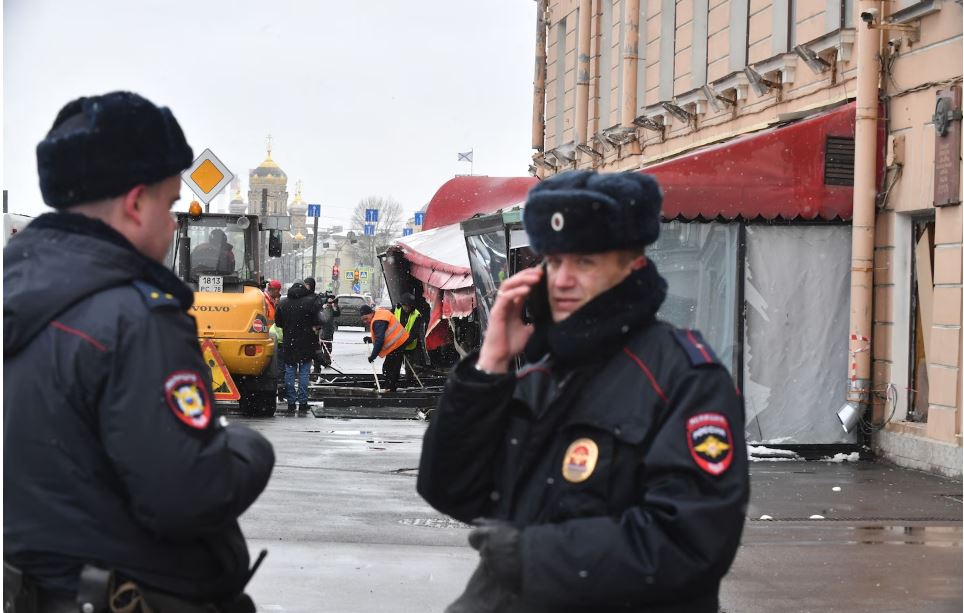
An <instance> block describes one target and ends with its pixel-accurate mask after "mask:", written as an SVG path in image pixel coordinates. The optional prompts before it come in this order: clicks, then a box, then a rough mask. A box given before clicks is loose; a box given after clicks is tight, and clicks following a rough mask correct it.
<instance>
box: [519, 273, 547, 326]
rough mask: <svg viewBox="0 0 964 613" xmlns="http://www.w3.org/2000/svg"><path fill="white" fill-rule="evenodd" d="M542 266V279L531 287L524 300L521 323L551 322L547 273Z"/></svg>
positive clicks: (537, 323)
mask: <svg viewBox="0 0 964 613" xmlns="http://www.w3.org/2000/svg"><path fill="white" fill-rule="evenodd" d="M540 266H542V278H541V279H539V282H538V283H536V284H535V285H533V286H532V289H531V290H530V291H529V297H528V298H526V302H525V308H524V309H522V321H524V322H526V323H527V324H535V325H539V324H544V323H547V322H550V321H552V311H551V310H550V308H549V281H548V275H549V273H548V272H547V271H546V265H545V263H543V264H540Z"/></svg>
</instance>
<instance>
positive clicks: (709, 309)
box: [646, 221, 739, 373]
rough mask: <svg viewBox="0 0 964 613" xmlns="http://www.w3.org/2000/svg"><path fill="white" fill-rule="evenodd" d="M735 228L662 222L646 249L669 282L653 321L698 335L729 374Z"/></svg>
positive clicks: (734, 294)
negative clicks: (701, 336) (655, 319)
mask: <svg viewBox="0 0 964 613" xmlns="http://www.w3.org/2000/svg"><path fill="white" fill-rule="evenodd" d="M738 240H739V227H738V226H737V224H721V223H680V222H678V221H671V222H667V223H664V224H663V227H662V229H661V230H660V236H659V240H658V241H656V243H655V244H654V245H652V246H650V247H648V248H647V249H646V254H647V255H648V257H649V258H650V259H651V260H652V261H653V262H654V263H655V264H656V266H657V268H659V272H660V274H661V275H662V276H663V277H664V278H665V279H666V281H667V282H668V283H669V292H668V294H667V296H666V301H665V302H664V303H663V306H662V308H660V310H659V313H658V315H657V316H658V317H659V318H660V319H663V320H665V321H668V322H670V323H672V324H673V325H675V326H678V327H680V328H695V329H697V330H699V331H700V332H702V333H703V338H705V339H706V340H707V341H708V342H709V343H710V346H711V347H712V348H713V350H714V351H715V352H716V355H717V356H718V357H719V358H720V361H721V362H723V364H724V365H725V366H726V367H727V369H729V371H730V372H731V373H732V372H733V365H734V364H735V363H736V356H737V354H738V349H739V346H738V345H737V340H736V334H737V323H738V321H737V312H736V306H737V305H736V303H737V288H738V287H739V285H738V283H739V279H738V276H737V275H738V272H737V257H738V254H737V242H738Z"/></svg>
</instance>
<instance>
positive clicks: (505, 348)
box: [418, 171, 749, 613]
mask: <svg viewBox="0 0 964 613" xmlns="http://www.w3.org/2000/svg"><path fill="white" fill-rule="evenodd" d="M661 202H662V194H661V191H660V189H659V186H658V185H657V184H656V182H655V181H654V180H653V179H652V178H651V177H649V176H647V175H643V174H641V173H624V174H597V173H594V172H589V171H573V172H568V173H563V174H560V175H557V176H555V177H552V178H549V179H547V180H545V181H543V182H542V183H540V184H539V185H537V186H536V187H534V188H533V189H532V191H531V192H530V193H529V196H528V200H527V203H526V208H525V212H524V222H525V227H526V231H527V232H528V234H529V240H530V244H531V247H532V249H533V250H534V251H535V252H536V253H538V254H540V255H543V256H544V257H545V259H544V266H540V267H535V268H530V269H527V270H524V271H521V272H519V273H518V274H516V275H514V276H513V277H511V278H509V279H507V280H506V281H505V282H504V283H503V284H502V286H501V288H500V291H499V295H498V297H497V298H496V301H495V304H494V306H493V309H492V312H491V317H490V319H489V326H488V330H487V332H486V336H485V339H484V341H483V344H482V348H481V350H480V351H479V353H478V354H474V355H470V356H468V357H466V358H465V359H463V360H462V361H461V362H460V363H459V364H458V365H457V366H456V367H455V369H454V370H453V372H452V374H451V375H450V377H449V380H448V382H447V384H446V388H445V392H444V394H443V396H442V398H441V400H440V402H439V406H438V410H437V411H436V412H435V413H434V414H433V418H432V422H431V424H430V425H429V428H428V431H427V432H426V435H425V439H424V444H423V449H422V457H421V461H420V466H419V476H418V491H419V493H420V494H421V495H422V496H423V497H424V498H425V499H426V500H427V501H428V502H429V503H430V504H432V506H434V507H435V508H436V509H438V510H439V511H441V512H443V513H446V514H448V515H451V516H452V517H454V518H456V519H458V520H461V521H464V522H474V523H475V525H476V527H475V529H474V530H473V531H472V532H471V533H470V535H469V543H470V544H471V545H472V547H474V548H475V549H477V550H478V551H479V554H480V558H481V559H480V564H479V566H478V568H477V570H476V572H475V573H474V574H473V576H472V577H471V579H470V580H469V584H468V586H467V587H466V590H465V592H464V593H463V594H462V596H461V597H460V598H459V599H458V600H456V602H454V603H453V604H452V605H450V607H449V609H448V611H450V612H466V611H471V612H482V611H499V612H545V611H567V612H569V611H586V612H590V611H591V612H593V613H600V612H608V611H623V612H625V611H646V612H653V611H686V612H695V613H701V612H707V613H716V612H717V610H718V598H719V586H720V580H721V579H722V577H723V576H724V575H725V574H726V572H727V570H728V569H729V567H730V564H731V563H732V561H733V558H734V555H735V554H736V550H737V546H738V544H739V542H740V535H741V532H742V529H743V522H744V516H745V511H746V503H747V500H748V496H749V477H748V469H747V456H746V443H745V441H744V433H743V423H744V412H743V405H742V401H741V399H740V397H739V394H738V392H737V390H736V389H735V386H734V383H733V380H732V379H731V377H730V375H729V374H728V373H727V371H726V369H725V368H724V367H723V366H722V365H721V364H720V363H719V362H718V360H717V359H716V357H715V356H714V354H713V351H712V349H711V348H710V347H709V345H708V344H707V343H706V342H705V341H704V340H703V339H702V337H701V336H700V334H699V333H698V332H697V331H695V330H680V329H677V328H675V327H673V326H671V325H669V324H666V323H663V322H661V321H659V320H657V319H656V312H657V310H658V309H659V306H660V304H661V303H662V302H663V299H664V298H665V297H666V282H665V281H664V280H663V278H662V277H661V276H660V275H659V274H658V272H657V271H656V267H655V266H654V264H653V263H652V262H651V261H649V260H648V259H647V258H646V256H645V253H644V250H643V248H644V247H645V246H646V245H648V244H650V243H652V242H653V241H655V240H656V238H657V236H658V235H659V211H660V205H661ZM526 306H528V310H529V312H530V315H531V317H532V318H534V319H535V325H534V326H529V325H525V324H524V323H523V320H522V315H523V310H524V308H525V307H526ZM519 353H524V355H525V358H526V360H527V364H526V365H525V366H524V367H523V368H522V369H521V370H518V371H516V372H513V371H512V368H511V363H512V359H513V357H514V356H515V355H517V354H519Z"/></svg>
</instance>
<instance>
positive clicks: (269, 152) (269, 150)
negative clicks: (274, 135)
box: [267, 134, 271, 158]
mask: <svg viewBox="0 0 964 613" xmlns="http://www.w3.org/2000/svg"><path fill="white" fill-rule="evenodd" d="M267 141H268V157H269V158H270V157H271V135H270V134H268V138H267Z"/></svg>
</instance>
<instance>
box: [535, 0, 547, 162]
mask: <svg viewBox="0 0 964 613" xmlns="http://www.w3.org/2000/svg"><path fill="white" fill-rule="evenodd" d="M547 3H548V0H536V71H535V78H534V79H533V83H532V89H533V95H532V148H533V149H535V150H537V151H545V150H546V38H547V34H548V32H547V28H548V23H547V21H546V4H547Z"/></svg>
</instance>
